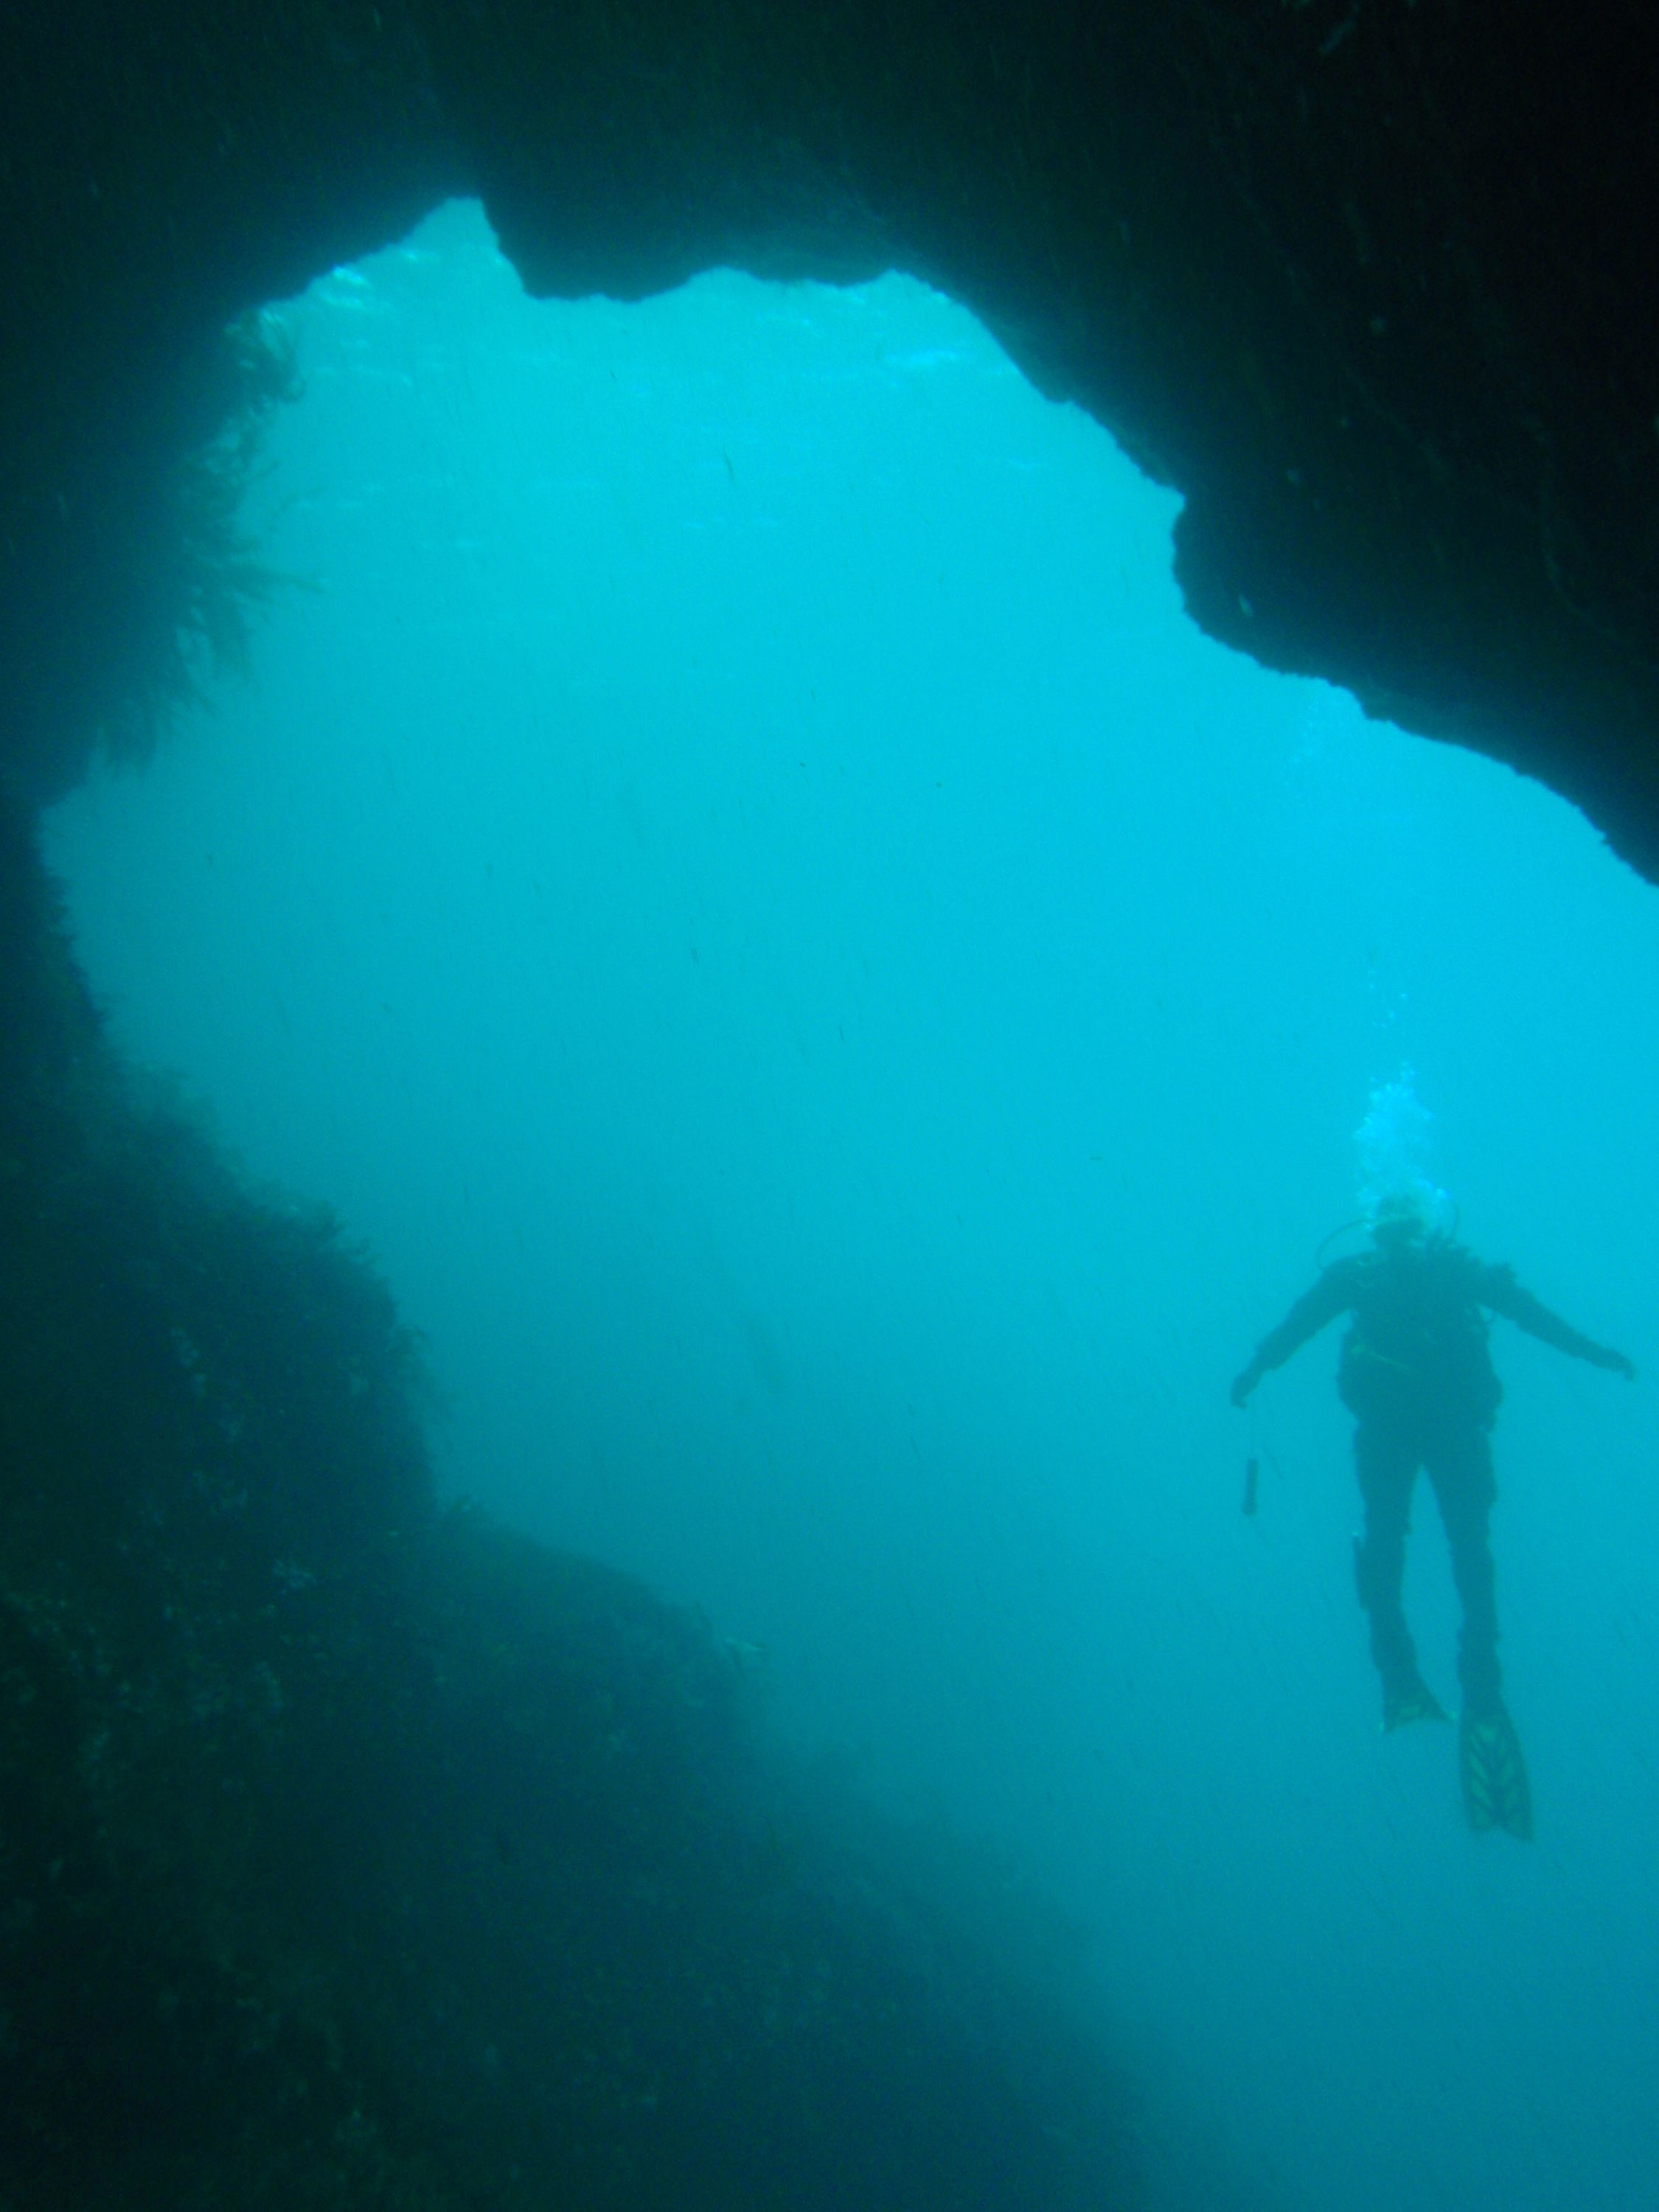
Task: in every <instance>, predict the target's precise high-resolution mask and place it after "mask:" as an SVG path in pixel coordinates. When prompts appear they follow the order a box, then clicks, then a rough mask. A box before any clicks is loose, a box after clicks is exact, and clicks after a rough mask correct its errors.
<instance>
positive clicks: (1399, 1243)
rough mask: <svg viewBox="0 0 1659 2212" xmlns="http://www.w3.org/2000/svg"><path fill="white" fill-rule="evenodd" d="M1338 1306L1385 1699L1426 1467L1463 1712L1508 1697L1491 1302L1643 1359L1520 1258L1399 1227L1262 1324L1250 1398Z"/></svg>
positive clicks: (1402, 1635) (1581, 1354)
mask: <svg viewBox="0 0 1659 2212" xmlns="http://www.w3.org/2000/svg"><path fill="white" fill-rule="evenodd" d="M1341 1313H1351V1314H1352V1316H1353V1325H1352V1328H1350V1329H1349V1331H1348V1334H1347V1337H1346V1340H1345V1341H1344V1344H1343V1346H1342V1360H1341V1365H1340V1370H1339V1371H1338V1377H1337V1388H1338V1389H1339V1390H1340V1392H1341V1395H1342V1401H1343V1403H1344V1405H1346V1407H1347V1408H1348V1410H1349V1412H1350V1413H1352V1414H1353V1415H1354V1416H1355V1419H1357V1420H1358V1428H1357V1429H1356V1430H1355V1431H1354V1440H1353V1450H1354V1463H1355V1466H1356V1468H1357V1469H1358V1475H1359V1489H1360V1495H1361V1497H1362V1498H1364V1505H1365V1534H1364V1538H1363V1540H1362V1541H1359V1542H1358V1543H1357V1544H1356V1545H1355V1547H1354V1569H1355V1577H1356V1580H1357V1581H1358V1585H1359V1601H1360V1603H1361V1604H1362V1605H1363V1606H1364V1608H1365V1610H1366V1612H1367V1613H1369V1614H1370V1624H1371V1656H1372V1657H1373V1658H1374V1659H1375V1660H1376V1667H1377V1671H1378V1673H1379V1674H1381V1675H1382V1677H1383V1693H1384V1698H1385V1700H1386V1701H1387V1705H1388V1709H1389V1711H1394V1710H1395V1700H1396V1699H1408V1698H1409V1697H1410V1695H1411V1694H1412V1692H1413V1690H1414V1689H1415V1688H1416V1686H1417V1685H1418V1684H1419V1680H1420V1678H1419V1674H1418V1671H1417V1656H1416V1652H1415V1650H1414V1649H1413V1644H1412V1639H1411V1632H1410V1631H1409V1630H1408V1629H1407V1626H1406V1616H1405V1613H1404V1611H1403V1610H1402V1608H1401V1582H1402V1578H1403V1576H1404V1572H1405V1564H1406V1537H1407V1533H1408V1531H1409V1528H1410V1525H1411V1498H1412V1487H1413V1483H1414V1482H1415V1480H1416V1479H1417V1470H1418V1468H1419V1467H1422V1468H1426V1469H1427V1471H1428V1476H1429V1480H1430V1481H1431V1483H1432V1484H1433V1486H1434V1494H1435V1497H1436V1499H1437V1502H1438V1504H1439V1507H1440V1516H1441V1519H1442V1520H1443V1522H1444V1523H1445V1528H1446V1537H1447V1541H1448V1542H1449V1546H1450V1547H1451V1564H1452V1575H1453V1577H1454V1579H1455V1583H1456V1585H1457V1594H1458V1596H1459V1598H1460V1599H1461V1600H1462V1607H1463V1630H1462V1638H1461V1639H1460V1642H1459V1645H1458V1670H1457V1671H1458V1678H1459V1680H1460V1681H1461V1682H1462V1687H1463V1696H1464V1701H1465V1709H1466V1711H1469V1712H1471V1713H1474V1714H1476V1715H1480V1714H1485V1713H1489V1712H1495V1711H1498V1709H1499V1706H1500V1705H1501V1687H1502V1685H1501V1679H1500V1676H1499V1674H1498V1611H1497V1604H1496V1600H1495V1596H1494V1591H1493V1577H1492V1548H1491V1545H1490V1543H1489V1541H1488V1535H1487V1522H1488V1517H1489V1516H1490V1514H1491V1511H1492V1500H1493V1498H1495V1497H1496V1495H1497V1486H1496V1484H1495V1482H1494V1480H1493V1477H1492V1442H1491V1437H1490V1433H1489V1432H1490V1431H1491V1428H1492V1419H1493V1417H1494V1416H1495V1414H1496V1413H1497V1411H1498V1402H1499V1401H1500V1400H1501V1398H1502V1397H1503V1395H1504V1391H1503V1385H1502V1384H1501V1383H1499V1381H1498V1376H1497V1374H1496V1373H1495V1372H1494V1370H1493V1368H1492V1356H1491V1354H1490V1352H1488V1350H1487V1348H1486V1338H1487V1324H1486V1315H1487V1314H1488V1313H1496V1314H1502V1315H1503V1316H1504V1318H1505V1319H1506V1320H1508V1321H1512V1322H1515V1323H1516V1325H1517V1327H1519V1328H1523V1329H1525V1330H1526V1332H1527V1334H1528V1335H1529V1336H1535V1337H1539V1338H1541V1339H1542V1340H1543V1341H1544V1342H1545V1343H1546V1344H1552V1345H1553V1346H1555V1347H1556V1349H1557V1350H1558V1351H1560V1352H1570V1353H1571V1355H1572V1356H1573V1357H1574V1358H1578V1359H1588V1360H1589V1361H1590V1362H1591V1363H1592V1364H1594V1365H1595V1366H1597V1367H1606V1368H1611V1369H1616V1370H1620V1371H1622V1372H1624V1373H1626V1374H1629V1373H1632V1372H1633V1370H1632V1368H1631V1365H1630V1362H1629V1361H1628V1360H1627V1359H1626V1358H1625V1357H1624V1355H1623V1353H1622V1352H1613V1351H1610V1350H1608V1349H1607V1346H1604V1345H1600V1344H1596V1343H1594V1342H1593V1341H1592V1340H1590V1338H1589V1337H1587V1336H1583V1335H1581V1334H1580V1333H1579V1332H1578V1330H1577V1329H1576V1328H1572V1327H1571V1326H1570V1324H1569V1323H1567V1322H1565V1321H1562V1320H1561V1319H1560V1318H1559V1316H1557V1315H1555V1314H1553V1313H1551V1312H1550V1310H1549V1309H1548V1308H1547V1306H1543V1305H1541V1304H1539V1302H1538V1300H1537V1299H1536V1298H1535V1297H1533V1295H1532V1293H1531V1292H1530V1291H1524V1290H1522V1287H1521V1285H1520V1284H1519V1283H1518V1282H1516V1279H1515V1273H1514V1271H1513V1269H1512V1268H1510V1267H1490V1266H1488V1265H1487V1264H1486V1262H1485V1261H1482V1260H1479V1259H1477V1258H1476V1257H1475V1255H1474V1253H1473V1252H1471V1251H1469V1250H1468V1249H1466V1248H1465V1247H1464V1246H1463V1245H1462V1244H1458V1243H1454V1242H1453V1240H1452V1239H1451V1238H1449V1237H1436V1236H1431V1237H1409V1238H1398V1239H1396V1238H1389V1240H1388V1241H1387V1242H1386V1243H1384V1242H1382V1241H1379V1243H1378V1245H1377V1249H1375V1250H1374V1251H1368V1252H1361V1253H1357V1254H1355V1255H1353V1256H1352V1258H1349V1259H1344V1260H1338V1261H1335V1262H1334V1265H1332V1266H1331V1267H1327V1268H1326V1269H1325V1271H1324V1273H1322V1275H1321V1276H1320V1278H1319V1280H1318V1281H1317V1282H1316V1284H1315V1285H1313V1288H1312V1289H1311V1290H1310V1291H1306V1292H1305V1293H1304V1296H1303V1297H1300V1298H1298V1299H1297V1302H1296V1304H1294V1305H1293V1306H1292V1307H1291V1310H1290V1311H1289V1313H1287V1314H1286V1315H1285V1318H1284V1320H1283V1321H1282V1322H1280V1323H1279V1327H1278V1328H1275V1329H1273V1330H1272V1331H1271V1332H1270V1333H1269V1334H1267V1336H1265V1337H1263V1339H1262V1340H1261V1343H1260V1345H1258V1346H1257V1347H1256V1350H1255V1354H1254V1355H1253V1357H1252V1358H1251V1360H1250V1364H1249V1366H1248V1367H1247V1368H1246V1369H1245V1370H1244V1371H1243V1374H1242V1375H1241V1376H1239V1377H1238V1379H1237V1382H1236V1383H1234V1385H1233V1402H1234V1403H1235V1404H1236V1405H1243V1403H1244V1401H1245V1400H1246V1399H1247V1398H1248V1397H1249V1394H1250V1392H1251V1391H1252V1390H1253V1389H1255V1385H1256V1383H1258V1382H1259V1381H1260V1380H1261V1376H1263V1375H1264V1374H1266V1373H1267V1370H1269V1369H1270V1368H1274V1367H1282V1366H1283V1365H1284V1364H1285V1361H1286V1360H1287V1359H1289V1358H1291V1354H1292V1353H1293V1352H1297V1351H1299V1350H1300V1348H1301V1347H1302V1346H1303V1345H1304V1344H1306V1343H1307V1341H1308V1340H1309V1339H1310V1337H1312V1336H1314V1335H1316V1334H1317V1332H1318V1331H1319V1330H1320V1329H1322V1328H1324V1327H1325V1325H1326V1323H1327V1322H1331V1321H1334V1320H1335V1318H1336V1316H1338V1315H1339V1314H1341Z"/></svg>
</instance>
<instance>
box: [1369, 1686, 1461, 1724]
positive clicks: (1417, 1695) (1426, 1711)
mask: <svg viewBox="0 0 1659 2212" xmlns="http://www.w3.org/2000/svg"><path fill="white" fill-rule="evenodd" d="M1448 1717H1449V1716H1448V1714H1447V1711H1446V1708H1445V1707H1444V1706H1443V1705H1442V1704H1441V1702H1440V1700H1439V1699H1438V1698H1437V1697H1436V1695H1435V1694H1434V1692H1433V1691H1432V1690H1431V1688H1430V1687H1429V1686H1428V1684H1427V1683H1426V1682H1425V1680H1423V1677H1422V1676H1421V1675H1420V1674H1413V1677H1412V1679H1411V1680H1410V1681H1409V1682H1402V1683H1401V1684H1399V1685H1398V1686H1397V1687H1386V1686H1385V1688H1384V1689H1383V1734H1384V1735H1393V1734H1394V1732H1395V1729H1401V1728H1409V1727H1410V1726H1411V1723H1413V1721H1443V1720H1445V1719H1447V1718H1448Z"/></svg>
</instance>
